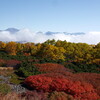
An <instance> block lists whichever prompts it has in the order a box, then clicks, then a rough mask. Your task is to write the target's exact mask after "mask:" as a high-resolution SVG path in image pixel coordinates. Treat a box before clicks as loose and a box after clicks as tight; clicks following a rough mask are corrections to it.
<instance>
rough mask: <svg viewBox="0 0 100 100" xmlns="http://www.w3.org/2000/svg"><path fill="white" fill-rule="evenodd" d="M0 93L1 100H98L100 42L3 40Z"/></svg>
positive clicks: (99, 96) (99, 97)
mask: <svg viewBox="0 0 100 100" xmlns="http://www.w3.org/2000/svg"><path fill="white" fill-rule="evenodd" d="M4 83H5V84H4ZM12 87H14V88H16V91H13V88H12ZM17 87H18V89H17ZM19 87H20V88H21V89H23V88H24V89H25V90H24V89H23V92H22V90H21V89H20V88H19ZM0 93H1V94H0V100H99V99H100V43H98V44H97V45H88V44H86V43H70V42H67V41H60V40H58V41H55V40H47V41H46V42H44V43H38V44H35V43H24V44H21V43H16V42H8V43H4V42H0Z"/></svg>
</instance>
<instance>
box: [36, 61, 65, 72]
mask: <svg viewBox="0 0 100 100" xmlns="http://www.w3.org/2000/svg"><path fill="white" fill-rule="evenodd" d="M34 65H35V66H36V67H38V68H39V71H41V72H59V71H63V70H64V71H65V70H66V68H65V67H64V66H63V65H60V64H53V63H45V64H34Z"/></svg>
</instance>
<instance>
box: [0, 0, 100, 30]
mask: <svg viewBox="0 0 100 100" xmlns="http://www.w3.org/2000/svg"><path fill="white" fill-rule="evenodd" d="M9 27H15V28H19V29H22V28H29V29H30V30H32V31H59V32H63V31H66V32H91V31H100V0H0V29H1V30H2V29H7V28H9Z"/></svg>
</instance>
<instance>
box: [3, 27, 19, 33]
mask: <svg viewBox="0 0 100 100" xmlns="http://www.w3.org/2000/svg"><path fill="white" fill-rule="evenodd" d="M4 31H9V32H10V33H16V32H18V31H19V30H18V29H16V28H8V29H6V30H4Z"/></svg>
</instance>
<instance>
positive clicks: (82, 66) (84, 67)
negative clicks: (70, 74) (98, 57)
mask: <svg viewBox="0 0 100 100" xmlns="http://www.w3.org/2000/svg"><path fill="white" fill-rule="evenodd" d="M65 67H66V68H69V69H73V70H74V71H75V72H77V73H78V72H90V73H100V71H99V70H97V69H98V68H100V65H97V64H86V63H79V62H73V63H69V64H66V65H65Z"/></svg>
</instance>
